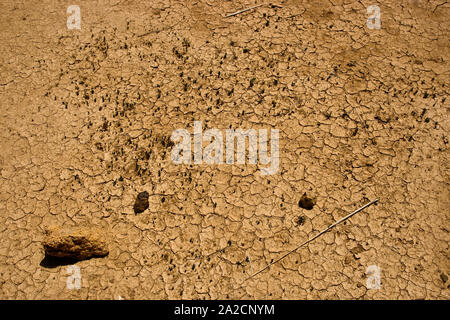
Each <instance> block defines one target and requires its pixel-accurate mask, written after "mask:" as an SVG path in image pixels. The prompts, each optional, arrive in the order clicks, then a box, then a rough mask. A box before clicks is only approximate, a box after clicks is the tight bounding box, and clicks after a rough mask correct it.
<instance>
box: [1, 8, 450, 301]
mask: <svg viewBox="0 0 450 320" xmlns="http://www.w3.org/2000/svg"><path fill="white" fill-rule="evenodd" d="M442 2H443V1H435V0H431V1H420V0H417V1H404V0H402V1H381V2H380V3H379V6H380V8H381V19H382V27H381V29H380V30H370V29H368V28H367V26H366V20H367V17H368V15H367V13H366V8H367V7H368V6H369V5H371V4H373V3H372V2H369V1H351V0H348V1H347V0H345V1H344V0H330V1H320V2H319V1H306V0H305V1H300V0H297V1H294V0H292V1H280V2H279V3H280V4H282V5H283V8H273V7H270V6H263V7H260V8H257V9H255V10H252V11H250V12H247V13H243V14H240V15H238V16H236V17H230V18H224V15H225V13H230V12H234V11H236V10H239V9H241V8H246V7H249V6H251V5H253V4H254V3H253V2H247V1H233V2H231V1H227V2H223V3H220V4H218V3H216V2H214V3H213V2H212V1H196V2H190V1H185V2H177V1H119V0H110V1H77V3H76V4H78V5H79V6H80V8H81V30H67V27H66V19H67V14H66V8H67V4H66V3H65V2H62V1H57V2H54V1H26V2H24V3H17V2H16V1H2V2H1V4H0V9H1V10H0V12H1V13H0V14H1V19H0V25H1V27H0V30H1V31H0V37H1V38H0V41H1V43H2V46H1V47H0V50H1V54H0V59H1V74H2V79H1V83H0V94H1V97H2V101H1V106H2V113H1V116H0V126H1V129H2V130H1V131H0V134H1V142H0V143H1V150H2V153H1V155H0V170H1V176H0V197H1V199H0V212H1V214H0V298H3V299H60V298H62V299H117V298H118V296H119V295H120V296H121V297H122V298H124V299H180V298H181V299H220V298H221V299H226V298H232V299H241V298H249V299H316V298H318V299H422V298H425V299H449V290H448V285H449V282H448V273H449V271H450V268H449V262H448V261H449V260H448V253H449V252H448V243H449V223H448V221H449V207H450V203H449V199H450V192H449V173H450V171H449V170H450V168H449V163H450V161H449V160H450V157H449V151H448V132H449V126H450V123H449V108H448V101H446V100H448V97H447V96H448V85H449V81H448V79H449V64H448V60H449V42H448V39H449V27H450V24H449V22H448V17H449V16H450V12H449V10H450V9H449V5H448V4H445V3H444V4H442ZM194 120H198V121H202V122H203V125H204V127H205V128H218V129H220V130H224V129H226V128H229V127H232V128H253V129H259V128H260V129H268V128H276V129H279V130H280V167H279V170H278V173H276V174H274V175H272V176H261V175H260V174H259V172H258V171H259V169H258V167H257V166H256V165H249V164H246V165H192V166H187V165H175V164H172V162H171V158H170V150H171V147H172V143H171V141H170V135H171V133H172V131H173V130H175V129H179V128H186V129H187V130H189V131H191V130H192V126H193V122H194ZM144 191H147V192H148V194H149V198H148V201H149V208H148V209H147V210H146V211H144V212H143V213H141V214H139V215H135V214H134V210H133V205H134V202H135V199H136V196H137V194H138V193H140V192H144ZM305 192H306V193H307V194H308V195H309V196H311V197H314V198H316V201H317V202H316V203H315V205H314V207H313V208H312V209H311V210H305V209H302V208H300V207H299V200H300V198H301V196H302V195H303V194H304V193H305ZM375 198H379V199H380V200H379V203H378V205H376V206H372V207H370V208H367V209H366V210H364V211H363V212H361V213H359V214H358V215H356V216H354V217H352V218H351V219H350V220H348V221H347V222H346V223H345V224H342V225H339V226H337V227H336V228H335V229H334V230H332V231H331V232H328V233H327V234H325V235H323V236H322V237H320V238H318V239H316V240H315V241H314V242H312V243H310V244H309V245H308V246H307V247H304V248H301V249H300V250H299V251H298V252H297V253H294V254H292V255H290V256H288V257H287V258H286V259H284V260H282V261H281V262H280V263H278V264H276V265H274V266H272V267H271V268H270V270H268V271H265V272H263V273H262V274H260V275H258V276H257V277H255V278H253V279H250V280H249V281H247V282H246V283H245V285H244V287H243V288H240V289H238V290H234V289H233V288H236V287H238V286H239V284H240V283H241V281H242V280H243V279H244V278H246V277H247V276H248V275H249V274H251V273H254V272H256V271H257V270H259V269H261V268H262V267H264V266H265V265H266V264H268V263H270V262H271V261H272V260H275V259H277V258H278V257H280V256H281V255H282V254H284V253H286V252H288V251H289V250H291V249H293V248H295V247H296V246H297V245H298V244H299V243H301V242H303V241H304V240H306V239H308V238H310V237H312V236H314V235H315V234H317V233H318V232H319V231H321V230H323V229H324V228H326V227H327V226H328V225H330V224H332V223H333V222H335V221H337V220H338V219H339V218H341V217H343V216H345V215H346V214H348V213H350V212H351V211H353V210H355V209H356V208H358V207H360V206H361V205H363V204H365V203H367V202H368V201H369V200H373V199H375ZM84 222H89V223H93V224H95V225H97V226H99V227H101V228H102V229H104V230H105V231H107V232H108V233H109V234H110V235H111V237H112V238H113V240H112V242H111V243H110V248H109V249H110V253H109V255H108V256H107V257H105V258H99V259H90V260H86V261H81V262H77V263H76V265H77V266H78V267H79V268H80V272H81V277H82V285H81V288H80V289H79V290H68V289H67V288H66V279H67V277H68V275H67V273H66V269H67V266H65V265H59V266H58V265H56V266H55V265H53V266H52V267H48V266H47V267H46V266H45V265H44V266H42V265H41V264H42V263H41V261H42V260H43V259H44V251H43V248H42V240H43V238H44V229H45V227H47V226H50V225H55V224H56V225H77V224H81V223H84ZM370 265H377V266H379V268H380V270H381V289H379V290H374V289H372V290H368V289H367V288H366V279H367V275H366V274H365V272H366V268H367V267H368V266H370Z"/></svg>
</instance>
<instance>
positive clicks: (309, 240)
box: [242, 199, 378, 283]
mask: <svg viewBox="0 0 450 320" xmlns="http://www.w3.org/2000/svg"><path fill="white" fill-rule="evenodd" d="M377 201H378V199H375V200H373V201H371V202H369V203H366V204H365V205H363V206H362V207H361V208H359V209H357V210H355V211H353V212H352V213H350V214H349V215H346V216H345V217H343V218H342V219H339V220H338V221H336V222H335V223H333V224H332V225H330V226H328V227H327V228H326V229H324V230H322V231H321V232H319V233H318V234H317V235H315V236H314V237H312V238H311V239H308V240H306V241H305V242H303V243H302V244H300V245H299V246H298V247H296V248H295V249H293V250H291V251H289V252H288V253H286V254H285V255H283V256H282V257H281V258H279V259H277V260H275V261H273V262H272V263H270V264H268V265H267V266H265V267H264V268H262V269H261V270H259V271H258V272H256V273H254V274H252V275H251V276H250V277H248V278H246V279H245V280H244V281H242V283H244V282H245V281H247V280H249V279H251V278H253V277H255V276H257V275H258V274H260V273H261V272H263V271H264V270H267V269H268V268H270V266H272V265H274V264H275V263H277V262H279V261H281V260H283V259H284V258H286V257H287V256H288V255H290V254H291V253H293V252H295V251H297V250H298V249H300V248H301V247H303V246H304V245H307V244H308V243H310V242H311V241H313V240H315V239H317V238H318V237H320V236H321V235H323V234H324V233H326V232H328V231H330V230H331V229H332V228H334V227H335V226H337V225H338V224H340V223H342V222H344V221H345V220H347V219H350V218H351V217H352V216H354V215H355V214H357V213H358V212H360V211H362V210H364V209H365V208H367V207H368V206H371V205H372V204H374V203H376V202H377Z"/></svg>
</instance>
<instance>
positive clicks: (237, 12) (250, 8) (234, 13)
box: [225, 4, 263, 18]
mask: <svg viewBox="0 0 450 320" xmlns="http://www.w3.org/2000/svg"><path fill="white" fill-rule="evenodd" d="M262 5H263V4H258V5H256V6H253V7H249V8H247V9H242V10H239V11H236V12H233V13H230V14H227V15H226V16H225V18H228V17H232V16H235V15H238V14H240V13H243V12H246V11H249V10H252V9H255V8H258V7H261V6H262Z"/></svg>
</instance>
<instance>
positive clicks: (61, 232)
mask: <svg viewBox="0 0 450 320" xmlns="http://www.w3.org/2000/svg"><path fill="white" fill-rule="evenodd" d="M43 246H44V250H45V254H46V255H48V256H52V257H58V258H74V259H77V260H84V259H89V258H92V257H104V256H106V255H108V253H109V251H108V244H107V240H106V237H105V234H104V232H103V231H102V230H101V229H100V228H97V227H95V226H75V227H50V228H49V229H48V230H46V232H45V238H44V241H43Z"/></svg>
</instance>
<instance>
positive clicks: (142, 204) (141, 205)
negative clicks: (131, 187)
mask: <svg viewBox="0 0 450 320" xmlns="http://www.w3.org/2000/svg"><path fill="white" fill-rule="evenodd" d="M148 206H149V204H148V192H147V191H144V192H140V193H139V194H138V195H137V197H136V201H135V203H134V207H133V208H134V213H135V214H138V213H142V212H144V211H145V210H147V208H148Z"/></svg>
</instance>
